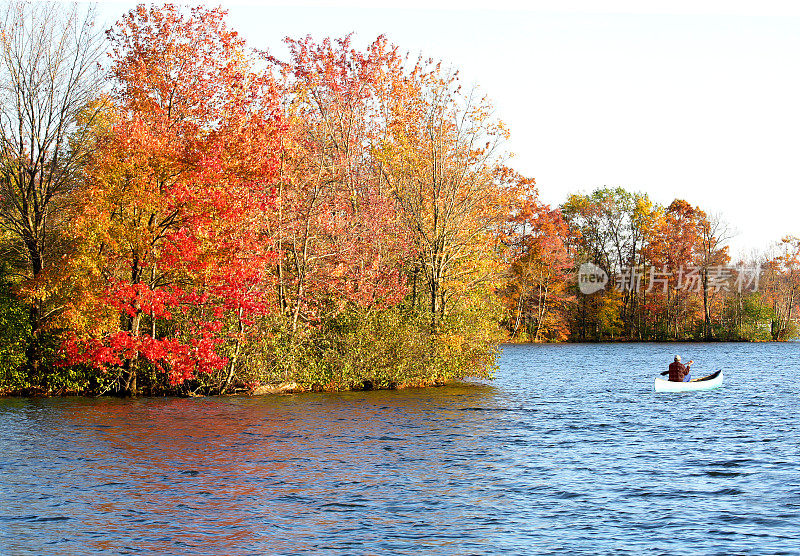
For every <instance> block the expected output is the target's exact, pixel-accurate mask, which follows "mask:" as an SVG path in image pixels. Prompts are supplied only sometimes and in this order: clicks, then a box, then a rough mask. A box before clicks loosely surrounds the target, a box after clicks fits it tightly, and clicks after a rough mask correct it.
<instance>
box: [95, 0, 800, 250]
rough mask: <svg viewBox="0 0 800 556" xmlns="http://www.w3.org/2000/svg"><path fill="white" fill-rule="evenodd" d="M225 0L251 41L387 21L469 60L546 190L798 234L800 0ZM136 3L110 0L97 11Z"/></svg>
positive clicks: (398, 39) (372, 27)
mask: <svg viewBox="0 0 800 556" xmlns="http://www.w3.org/2000/svg"><path fill="white" fill-rule="evenodd" d="M209 4H211V5H216V4H217V3H209ZM221 4H222V5H223V6H224V7H225V8H227V9H228V10H229V12H230V14H229V16H230V17H229V22H230V23H231V25H232V27H233V28H234V29H236V30H238V31H239V32H240V33H241V34H242V35H243V36H244V37H245V38H246V39H247V41H248V43H249V44H250V45H251V46H253V47H256V48H260V49H269V50H270V51H271V52H272V53H273V54H276V55H278V56H279V57H284V56H285V53H286V50H285V48H284V47H283V44H282V39H283V37H285V36H291V37H301V36H304V35H306V34H311V35H312V36H314V37H315V38H323V37H326V36H331V37H339V36H343V35H345V34H347V33H349V32H354V33H355V42H356V44H357V45H359V46H362V45H366V44H368V43H369V42H371V41H372V40H373V39H374V38H375V37H376V36H378V35H380V34H385V35H387V37H388V38H389V40H390V41H391V42H393V43H395V44H397V45H398V46H400V48H401V50H407V51H410V52H412V53H414V54H416V53H420V52H421V53H422V54H424V55H425V56H429V57H433V58H438V59H441V60H443V61H444V62H446V63H447V64H449V65H452V66H454V67H456V68H458V69H460V71H461V75H462V77H463V79H464V80H465V81H466V82H467V83H475V84H477V85H479V86H480V88H481V89H482V90H483V91H484V92H485V93H486V94H488V96H489V97H490V98H491V99H492V100H493V101H494V104H495V106H496V108H497V113H498V115H499V116H500V117H501V118H502V119H503V120H504V121H505V122H506V123H507V124H508V125H509V127H510V129H511V134H512V139H511V143H510V148H511V150H512V151H513V152H514V153H515V154H516V157H515V159H514V160H513V166H514V167H515V168H516V169H517V170H519V171H521V172H522V173H524V174H526V175H530V176H533V177H535V178H536V182H537V184H538V187H539V191H540V194H541V197H542V199H543V200H544V201H546V202H548V203H551V204H554V205H557V204H560V203H561V202H563V201H564V200H565V199H566V197H567V195H569V194H570V193H572V192H577V191H583V192H588V191H591V190H592V189H594V188H595V187H600V186H604V185H609V186H617V185H619V186H623V187H625V188H627V189H629V190H632V191H642V192H646V193H648V194H649V195H650V197H651V198H652V199H653V200H655V201H657V202H661V203H664V204H668V203H669V202H670V201H672V199H674V198H676V197H678V198H684V199H686V200H687V201H689V202H690V203H692V204H694V205H699V206H700V207H701V208H702V209H704V210H705V211H706V212H709V213H714V214H719V215H720V216H721V217H722V218H723V219H724V220H726V221H727V222H728V223H729V225H730V226H731V227H732V228H734V229H735V231H736V232H737V235H736V236H735V237H734V238H733V239H732V240H731V245H732V247H733V249H734V251H737V252H738V251H748V250H750V249H753V248H766V247H767V246H768V245H769V244H770V243H772V242H775V241H777V240H779V239H780V238H781V237H782V236H783V235H785V234H789V233H791V234H795V235H800V220H798V218H797V216H796V215H797V207H798V200H800V164H798V161H799V157H798V155H800V4H797V5H787V4H785V3H783V2H777V1H774V2H765V1H761V2H741V1H740V2H735V1H729V2H711V1H706V2H704V1H701V0H694V1H691V2H688V1H681V0H673V1H671V2H659V3H655V2H650V3H647V2H642V1H641V0H639V1H621V0H619V1H614V0H611V1H605V2H590V1H572V2H570V1H561V2H556V1H553V2H544V1H535V2H529V3H526V5H525V8H524V9H520V8H519V7H517V6H518V5H517V4H516V3H512V2H508V1H503V0H496V1H492V2H480V3H478V2H455V1H437V0H429V1H420V0H412V1H409V2H404V3H402V4H398V3H388V4H387V5H386V6H381V5H380V3H376V2H366V1H350V2H342V1H328V2H323V1H315V2H314V1H306V2H302V1H301V2H292V3H290V2H257V1H250V2H245V1H231V2H224V1H223V2H221ZM599 4H601V5H599ZM134 5H135V3H134V2H104V3H102V4H101V11H100V12H101V17H102V18H104V19H106V20H107V21H108V22H109V23H111V22H113V21H114V20H116V19H117V18H119V16H121V15H122V14H123V13H124V12H125V11H127V10H128V9H130V8H132V7H133V6H134ZM375 6H380V7H375ZM398 6H405V7H402V8H401V7H398ZM487 6H489V7H487Z"/></svg>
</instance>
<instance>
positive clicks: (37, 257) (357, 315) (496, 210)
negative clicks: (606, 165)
mask: <svg viewBox="0 0 800 556" xmlns="http://www.w3.org/2000/svg"><path fill="white" fill-rule="evenodd" d="M225 17H226V16H225V12H224V11H223V10H221V9H207V8H203V7H198V8H192V9H184V8H179V7H174V6H171V5H166V6H144V5H141V6H139V7H137V8H136V9H134V10H132V11H131V12H129V13H128V14H126V15H125V16H123V18H122V19H121V20H120V21H119V22H118V23H116V24H115V25H114V26H113V27H112V28H111V29H110V30H109V31H108V32H107V33H105V34H104V33H101V32H100V30H98V29H97V27H96V25H95V24H94V19H93V14H92V12H91V10H90V11H88V12H84V11H82V8H80V7H79V6H78V7H73V8H71V9H70V8H65V7H64V6H63V5H60V4H57V3H26V2H13V3H11V4H9V5H7V13H6V14H5V17H4V18H3V19H2V21H3V24H2V25H3V28H2V34H0V41H2V59H1V60H0V76H1V77H0V79H2V80H3V88H2V92H0V105H1V107H2V113H3V118H2V120H1V121H0V142H1V143H0V146H1V147H2V150H1V151H0V172H1V173H0V232H1V233H2V235H0V253H1V254H2V260H1V261H0V392H4V393H13V392H16V393H26V392H27V393H50V394H53V393H88V394H104V393H113V394H136V393H146V394H161V393H178V394H211V393H228V392H236V391H245V392H247V391H254V390H257V389H258V388H259V387H260V386H264V385H267V384H277V383H294V387H296V388H298V389H309V390H340V389H354V388H356V389H358V388H393V387H403V386H414V385H419V386H422V385H431V384H438V383H442V382H445V381H447V380H450V379H453V378H462V377H465V376H476V377H488V376H491V374H492V372H493V369H494V361H495V356H496V353H497V346H498V345H499V343H500V342H501V341H503V340H504V339H508V338H512V339H514V340H518V341H519V340H524V341H562V340H570V339H574V340H612V339H620V338H628V339H687V338H696V339H705V338H715V339H784V338H787V337H789V336H790V335H792V334H793V331H794V329H793V324H792V323H793V319H794V317H795V314H794V313H793V311H796V309H797V308H796V304H797V298H796V296H795V291H796V287H797V278H796V268H797V262H798V261H797V257H798V240H797V239H794V238H789V239H787V240H786V241H785V242H784V243H782V244H781V247H780V249H781V251H780V252H776V253H775V254H774V256H770V257H767V258H762V259H759V260H754V261H748V262H747V263H748V265H750V266H754V265H758V264H762V265H763V271H762V272H761V273H760V274H759V275H758V276H759V280H758V283H757V287H756V288H754V287H753V284H754V281H753V279H752V276H751V275H750V274H747V273H743V272H742V271H741V267H740V268H739V269H738V270H737V269H735V268H733V267H731V265H730V263H731V261H730V260H729V258H728V256H727V251H726V246H725V239H726V237H725V233H724V227H723V226H722V225H721V224H720V223H719V222H718V221H717V220H715V219H713V218H709V217H708V216H707V215H706V214H705V213H703V212H702V211H700V210H699V209H697V208H695V207H692V206H690V205H688V204H687V203H685V202H683V201H675V202H674V203H672V204H671V205H670V206H669V207H659V206H656V205H653V204H652V203H650V201H649V200H648V199H647V197H646V196H643V195H639V194H631V193H628V192H626V191H623V190H621V189H601V190H598V191H596V192H594V193H592V194H591V195H589V196H581V195H575V196H572V197H570V198H569V199H568V200H567V202H566V203H565V204H564V205H563V206H561V207H559V208H551V207H548V206H546V205H544V204H542V203H541V202H539V200H538V195H537V191H536V188H535V184H534V181H533V180H532V179H529V178H526V177H524V176H521V175H519V174H518V173H517V172H515V171H514V170H513V168H511V167H510V166H509V165H508V160H509V155H508V152H507V151H506V149H505V147H504V145H505V141H506V139H507V138H508V132H507V130H506V127H505V126H504V125H503V123H502V122H500V121H498V120H497V119H496V118H495V117H494V116H493V108H492V105H491V104H490V102H489V101H488V100H487V99H486V98H485V97H483V96H482V95H480V94H478V92H477V90H476V89H470V88H467V87H465V86H464V85H463V84H461V83H460V82H459V79H458V75H457V72H455V71H453V70H450V69H447V68H446V67H445V66H443V65H442V64H439V63H437V62H434V61H431V60H427V59H424V58H411V57H409V56H408V55H407V54H405V53H403V52H401V51H400V50H399V49H398V48H397V47H396V46H394V45H391V44H390V43H388V42H387V40H386V39H385V38H384V37H379V38H378V39H376V40H375V41H374V42H373V43H372V44H370V45H369V46H368V47H367V48H366V49H364V50H358V49H356V48H354V47H353V45H352V44H351V41H350V38H349V37H345V38H342V39H339V40H323V41H321V42H316V41H314V40H312V39H311V38H302V39H297V40H294V39H287V41H286V45H287V47H288V52H289V55H288V57H287V59H278V58H275V57H273V56H270V55H267V54H265V53H263V52H260V51H256V50H253V49H251V48H249V47H248V46H247V45H246V44H245V42H244V41H243V40H242V39H241V37H239V36H238V35H237V34H236V33H235V32H234V31H233V30H231V29H230V28H229V27H228V26H227V24H226V22H225ZM106 53H109V56H108V57H107V56H106V55H105V54H106ZM98 62H101V64H100V65H98ZM100 66H102V69H100ZM584 263H586V264H584ZM588 263H591V265H589V264H588ZM581 265H583V266H581ZM579 267H580V269H581V272H578V269H579ZM687 275H690V276H691V277H692V278H691V283H690V285H689V286H687V283H689V282H687V280H689V278H687ZM582 276H583V277H584V278H585V280H583V281H581V277H582ZM626 276H627V278H626ZM723 278H727V279H730V281H731V284H730V286H729V287H728V288H722V287H721V284H722V282H723ZM745 278H746V279H745ZM603 282H605V287H604V288H602V289H599V290H598V291H592V292H591V293H589V290H594V289H596V288H597V284H601V283H603ZM697 284H701V287H699V288H698V286H697ZM740 284H744V285H745V286H746V287H744V288H742V289H741V291H740V289H739V288H738V285H740ZM615 286H619V287H615ZM756 290H757V291H756Z"/></svg>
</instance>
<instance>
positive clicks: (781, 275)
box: [761, 236, 800, 341]
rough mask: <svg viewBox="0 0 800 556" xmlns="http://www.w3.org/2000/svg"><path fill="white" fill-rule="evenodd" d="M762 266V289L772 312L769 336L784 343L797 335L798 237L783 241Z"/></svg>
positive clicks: (799, 308) (799, 268)
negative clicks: (763, 267)
mask: <svg viewBox="0 0 800 556" xmlns="http://www.w3.org/2000/svg"><path fill="white" fill-rule="evenodd" d="M764 266H765V269H764V276H763V282H762V284H761V288H762V289H763V292H764V295H765V297H766V300H767V302H768V303H769V304H770V306H771V309H772V314H771V315H770V327H769V329H770V335H771V337H772V340H775V341H777V340H785V339H787V338H789V337H791V336H792V335H793V334H796V331H797V324H796V321H797V315H798V311H800V307H799V306H798V305H799V304H800V238H798V237H795V236H786V237H785V238H783V239H782V240H781V242H780V243H779V244H778V245H777V246H776V247H775V252H774V254H773V256H772V257H770V258H769V259H768V260H767V261H766V264H765V265H764Z"/></svg>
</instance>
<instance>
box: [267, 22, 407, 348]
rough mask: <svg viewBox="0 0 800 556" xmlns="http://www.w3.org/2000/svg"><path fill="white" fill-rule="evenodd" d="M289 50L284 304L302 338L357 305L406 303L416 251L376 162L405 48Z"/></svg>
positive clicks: (328, 45) (306, 45)
mask: <svg viewBox="0 0 800 556" xmlns="http://www.w3.org/2000/svg"><path fill="white" fill-rule="evenodd" d="M286 42H287V44H288V46H289V50H290V54H291V59H290V61H289V62H287V63H284V64H277V66H278V69H279V70H280V75H281V79H282V87H283V93H282V94H283V97H282V98H283V101H282V106H283V110H284V112H285V117H286V121H287V129H286V131H287V132H286V134H285V135H284V137H283V138H282V143H281V149H282V150H281V167H280V176H279V184H278V187H279V189H278V203H279V206H278V213H277V215H275V216H276V217H275V218H274V219H273V222H272V229H273V231H274V235H275V238H276V241H277V244H278V248H279V250H280V252H281V254H282V256H281V258H280V260H279V261H278V265H277V279H278V286H277V288H278V301H279V305H280V308H281V312H282V313H283V314H284V315H285V316H286V319H287V322H288V323H289V327H290V329H291V330H292V332H293V333H295V332H297V330H298V325H299V324H301V323H313V322H318V321H319V320H320V319H324V318H332V317H334V316H335V315H337V314H339V313H340V312H341V311H342V310H344V309H345V308H346V307H348V306H354V307H363V308H370V307H382V306H390V305H394V304H396V303H397V302H398V301H399V300H400V299H402V297H403V294H404V291H405V290H404V285H403V281H402V280H401V276H400V274H399V273H400V259H401V258H402V256H403V255H404V254H405V253H406V252H407V251H408V242H407V241H406V240H405V230H404V228H403V227H402V225H401V224H400V223H399V222H398V219H397V218H396V212H395V202H394V199H393V198H392V197H391V195H390V190H389V189H388V188H387V187H386V183H385V179H384V178H383V176H382V175H381V172H380V171H379V167H378V164H377V163H376V161H375V158H374V156H373V151H374V149H375V148H376V144H377V143H378V142H379V140H380V138H381V137H382V136H383V134H385V133H386V125H387V124H386V117H385V116H386V104H385V103H386V95H391V94H393V91H392V90H391V88H392V78H393V76H395V77H396V76H397V75H398V73H399V72H401V70H400V69H399V66H400V64H401V62H402V61H401V59H400V57H399V56H398V54H397V49H396V47H393V46H391V45H389V44H388V42H387V41H386V39H385V38H384V37H378V38H377V39H376V40H375V41H374V42H373V43H372V44H371V45H369V47H368V48H367V49H366V50H365V51H363V52H362V51H359V50H357V49H355V48H354V47H353V46H352V44H351V37H350V36H347V37H344V38H342V39H338V40H336V41H332V40H330V39H325V40H323V41H321V42H319V43H317V42H315V41H313V40H312V39H311V38H310V37H306V38H304V39H301V40H293V39H286Z"/></svg>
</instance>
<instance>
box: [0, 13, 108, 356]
mask: <svg viewBox="0 0 800 556" xmlns="http://www.w3.org/2000/svg"><path fill="white" fill-rule="evenodd" d="M93 16H94V10H93V9H92V8H89V9H88V10H85V9H82V8H80V7H79V6H78V5H77V4H75V5H72V6H71V7H68V8H66V7H64V6H63V5H61V4H59V3H55V2H24V1H14V2H11V3H8V4H6V6H5V9H4V12H3V13H2V15H0V17H2V21H0V25H2V28H0V45H1V46H2V53H1V54H0V83H2V86H1V87H0V226H2V227H3V229H4V230H5V231H6V232H8V233H9V235H10V238H11V241H10V242H9V243H7V244H6V246H7V250H6V253H5V255H6V256H7V257H8V260H12V261H17V262H19V263H21V264H20V266H18V267H17V269H18V272H19V275H20V277H21V278H22V279H23V280H24V284H23V286H24V288H23V293H24V294H25V297H26V299H27V300H28V304H29V320H30V328H31V330H32V332H33V333H34V339H33V341H32V343H31V345H30V346H29V347H28V350H27V364H28V366H29V367H34V368H35V367H36V366H37V365H38V362H39V359H40V354H39V353H38V349H37V348H36V345H37V341H36V336H35V335H36V334H37V332H38V331H39V330H40V328H41V327H42V325H43V324H44V323H46V322H48V320H50V318H51V317H52V316H54V315H56V314H57V313H58V312H59V311H60V310H61V309H62V307H61V305H60V303H58V301H57V300H56V301H55V302H51V300H50V299H49V297H48V292H46V291H45V290H44V288H43V284H42V282H43V279H42V278H43V275H44V273H45V272H46V271H47V270H48V269H50V268H51V267H52V266H53V265H54V264H56V263H54V261H53V259H55V258H56V257H57V256H58V255H60V254H61V253H62V252H63V251H64V247H63V242H64V241H65V238H64V235H63V234H64V228H65V226H66V222H65V211H64V210H63V209H64V204H65V202H66V200H65V199H66V197H67V196H68V194H69V192H70V191H71V190H73V189H74V188H75V187H77V186H78V184H79V183H80V181H81V172H82V171H83V167H84V164H85V161H86V158H87V156H88V155H89V150H88V149H87V144H88V142H89V140H90V134H91V126H92V120H93V111H92V109H91V101H92V100H93V99H94V98H95V96H96V95H97V94H98V91H99V89H100V86H101V75H100V73H99V71H98V68H97V63H98V59H99V57H100V55H101V53H102V51H103V42H102V35H101V34H100V33H99V31H98V29H97V28H96V26H95V24H94V19H93Z"/></svg>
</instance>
